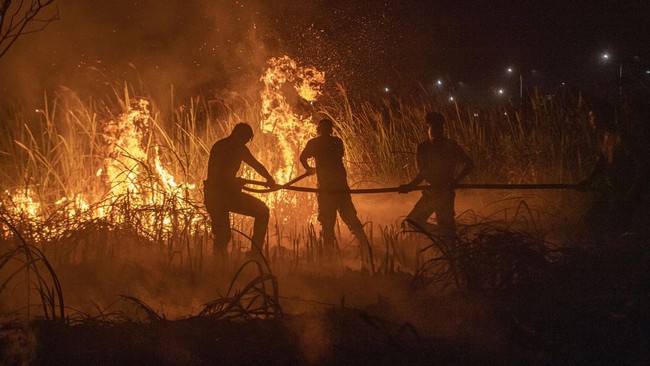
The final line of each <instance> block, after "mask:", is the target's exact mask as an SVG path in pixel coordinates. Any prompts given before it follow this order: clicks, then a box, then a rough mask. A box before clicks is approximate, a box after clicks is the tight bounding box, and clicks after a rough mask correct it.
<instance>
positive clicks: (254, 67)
mask: <svg viewBox="0 0 650 366" xmlns="http://www.w3.org/2000/svg"><path fill="white" fill-rule="evenodd" d="M391 3H394V2H385V1H374V2H364V3H358V2H352V3H350V2H347V1H333V2H331V1H330V2H327V1H314V2H303V1H298V0H290V1H263V0H254V1H243V0H242V1H208V0H171V1H154V0H136V1H124V0H119V1H111V2H104V1H100V2H95V1H76V0H58V1H57V2H56V5H57V6H58V11H59V14H60V19H59V20H58V21H55V22H53V23H51V24H49V26H48V27H47V28H45V29H44V30H43V31H41V32H37V33H33V34H27V35H25V36H23V37H22V38H21V39H19V41H18V42H16V43H15V44H14V46H13V47H12V48H11V49H10V50H9V52H8V53H7V54H6V55H5V56H4V57H3V58H2V59H0V80H1V82H0V97H2V99H3V100H4V101H7V100H16V99H17V100H22V99H24V98H31V99H32V101H34V102H39V101H40V100H41V99H42V97H43V92H44V91H48V92H52V91H53V90H56V89H57V88H58V87H60V86H66V87H68V88H70V89H72V90H74V91H76V92H78V93H80V94H82V95H85V94H89V95H101V93H105V92H106V86H107V85H108V84H111V83H115V82H116V81H126V82H127V83H130V84H132V85H134V86H136V87H138V88H139V89H141V90H142V91H143V92H144V93H146V94H148V95H150V96H152V97H154V98H158V97H160V98H164V99H163V100H168V99H169V93H170V91H171V88H172V86H173V89H174V93H175V96H176V97H177V99H182V98H186V97H187V96H195V95H197V94H202V95H211V94H219V93H223V92H224V91H228V92H236V93H239V94H244V95H249V96H250V95H252V94H251V93H259V90H260V88H261V86H260V85H259V78H260V75H261V74H262V72H263V70H264V68H265V64H266V60H268V58H270V57H272V56H281V55H283V54H288V55H289V56H291V57H292V58H295V59H297V60H298V61H299V62H301V63H303V64H306V65H310V66H314V67H316V68H318V69H320V70H324V71H326V73H327V76H328V78H331V82H330V83H329V85H330V86H334V85H335V84H336V83H341V84H343V85H345V86H348V87H351V88H353V89H356V90H363V89H369V90H367V91H368V92H371V93H372V92H375V89H377V90H379V88H375V89H373V88H374V87H370V85H374V84H382V83H385V82H388V81H390V79H391V78H392V79H399V78H400V77H401V75H397V74H396V73H395V72H394V71H392V70H394V69H397V67H396V66H400V67H403V66H405V64H404V57H403V55H402V54H403V52H402V50H403V47H404V46H401V47H402V48H400V46H399V45H400V44H402V43H403V38H402V37H403V33H404V31H405V30H404V27H403V24H401V23H400V21H398V20H396V19H395V18H394V17H393V15H392V14H393V13H394V12H395V11H397V10H399V9H398V8H399V7H398V6H396V5H391ZM395 4H397V3H395ZM411 33H413V32H411ZM412 40H413V41H415V40H416V39H415V38H413V39H412ZM396 55H399V57H396ZM410 70H411V71H410V72H411V73H412V71H413V69H412V68H410ZM370 89H372V90H370Z"/></svg>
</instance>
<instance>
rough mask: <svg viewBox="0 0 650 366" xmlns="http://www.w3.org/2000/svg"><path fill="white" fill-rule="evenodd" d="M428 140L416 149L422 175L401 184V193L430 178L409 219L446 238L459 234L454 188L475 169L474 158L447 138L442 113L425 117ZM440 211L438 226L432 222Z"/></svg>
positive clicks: (418, 225)
mask: <svg viewBox="0 0 650 366" xmlns="http://www.w3.org/2000/svg"><path fill="white" fill-rule="evenodd" d="M425 122H426V124H427V132H428V139H427V140H426V141H424V142H422V143H420V144H419V145H418V147H417V151H416V164H417V169H418V174H417V175H416V176H415V178H413V179H412V180H411V182H409V183H408V184H403V185H401V186H400V187H399V192H400V193H408V192H411V191H412V190H414V189H415V187H417V185H418V184H420V183H421V182H422V181H424V180H426V181H427V183H429V184H430V187H429V188H426V189H425V190H423V191H422V197H421V198H420V200H419V201H418V202H417V203H416V204H415V207H413V210H411V212H410V213H409V214H408V216H407V218H406V221H407V222H410V223H413V224H415V226H416V228H419V229H423V230H425V231H427V232H430V233H434V234H439V235H440V236H444V237H453V236H455V235H456V223H455V220H454V215H455V214H454V200H455V197H456V194H455V192H454V188H455V187H456V186H457V185H458V183H459V182H460V181H461V180H462V179H463V178H465V177H466V176H467V175H468V174H469V173H470V172H471V171H472V169H473V168H474V161H473V160H472V158H471V157H470V156H469V155H467V153H466V152H465V151H464V150H463V149H462V148H461V147H460V146H459V145H458V143H456V142H455V141H453V140H450V139H448V138H446V137H445V133H444V132H445V129H444V123H445V118H444V116H443V115H442V114H440V113H438V112H431V113H428V114H427V115H426V117H425ZM433 213H435V214H436V222H437V225H434V224H431V223H429V222H428V219H429V216H431V215H432V214H433Z"/></svg>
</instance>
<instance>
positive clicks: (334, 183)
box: [302, 135, 348, 188]
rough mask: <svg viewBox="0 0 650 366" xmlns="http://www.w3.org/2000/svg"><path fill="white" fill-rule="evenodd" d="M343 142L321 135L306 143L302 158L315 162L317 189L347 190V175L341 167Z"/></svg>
mask: <svg viewBox="0 0 650 366" xmlns="http://www.w3.org/2000/svg"><path fill="white" fill-rule="evenodd" d="M343 154H344V149H343V141H342V140H341V139H340V138H338V137H335V136H331V135H322V136H318V137H315V138H313V139H311V140H309V141H308V142H307V146H305V149H304V150H303V152H302V155H303V156H306V157H308V158H311V157H313V158H314V160H315V161H316V175H317V178H318V186H319V187H328V188H347V187H348V184H347V174H346V172H345V167H344V166H343Z"/></svg>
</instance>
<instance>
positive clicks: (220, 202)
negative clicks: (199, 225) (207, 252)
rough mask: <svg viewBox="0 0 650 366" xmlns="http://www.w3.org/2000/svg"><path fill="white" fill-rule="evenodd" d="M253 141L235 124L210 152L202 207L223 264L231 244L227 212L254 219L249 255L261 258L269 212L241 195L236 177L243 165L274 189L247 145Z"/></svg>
mask: <svg viewBox="0 0 650 366" xmlns="http://www.w3.org/2000/svg"><path fill="white" fill-rule="evenodd" d="M252 139H253V129H252V128H251V126H249V125H248V124H246V123H243V122H242V123H238V124H236V125H235V127H234V128H233V130H232V132H231V133H230V136H228V137H226V138H223V139H221V140H219V141H217V142H216V143H215V144H214V145H213V146H212V149H211V150H210V158H209V160H208V178H207V180H206V181H205V182H204V188H203V189H204V195H205V207H206V209H207V210H208V213H209V214H210V219H211V220H212V235H213V236H214V251H213V252H214V254H215V256H221V258H217V259H218V260H225V258H226V254H227V252H228V251H227V249H228V242H229V241H230V237H231V234H230V212H236V213H239V214H242V215H246V216H252V217H253V218H255V223H254V224H253V237H252V238H251V239H252V241H253V243H252V245H251V252H252V254H253V255H254V256H255V255H261V254H262V247H263V244H264V238H265V236H266V229H267V225H268V223H269V208H268V207H267V206H266V204H264V202H262V201H261V200H259V199H257V198H255V197H253V196H250V195H248V194H246V193H244V192H242V187H243V185H244V183H245V182H244V180H242V179H241V178H239V177H237V171H238V170H239V167H240V166H241V163H242V161H243V162H245V163H246V164H248V165H249V166H250V167H251V168H253V169H254V170H255V171H256V172H257V173H259V174H260V175H261V176H262V177H264V178H266V185H267V186H269V187H271V188H274V187H275V186H276V184H275V180H274V179H273V177H272V176H271V174H269V172H268V170H266V168H265V167H264V165H262V163H260V162H259V161H258V160H257V159H255V157H254V156H253V154H251V152H250V150H248V147H246V144H247V143H248V142H249V141H250V140H252Z"/></svg>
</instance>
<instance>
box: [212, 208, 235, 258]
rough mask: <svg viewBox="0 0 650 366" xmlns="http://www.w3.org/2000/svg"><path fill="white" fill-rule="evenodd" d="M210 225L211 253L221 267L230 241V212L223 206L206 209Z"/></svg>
mask: <svg viewBox="0 0 650 366" xmlns="http://www.w3.org/2000/svg"><path fill="white" fill-rule="evenodd" d="M208 214H209V215H210V221H211V227H212V239H213V245H212V255H213V257H214V259H215V261H216V262H217V265H218V266H219V267H221V268H225V262H226V258H227V255H228V242H229V241H230V213H229V212H228V210H227V209H225V208H223V207H210V209H209V210H208Z"/></svg>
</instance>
